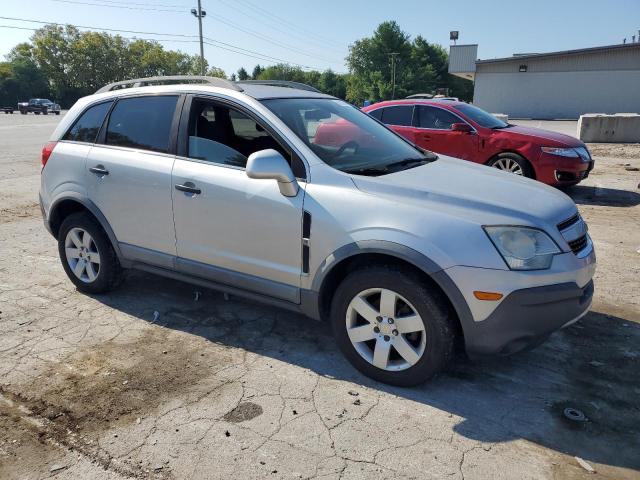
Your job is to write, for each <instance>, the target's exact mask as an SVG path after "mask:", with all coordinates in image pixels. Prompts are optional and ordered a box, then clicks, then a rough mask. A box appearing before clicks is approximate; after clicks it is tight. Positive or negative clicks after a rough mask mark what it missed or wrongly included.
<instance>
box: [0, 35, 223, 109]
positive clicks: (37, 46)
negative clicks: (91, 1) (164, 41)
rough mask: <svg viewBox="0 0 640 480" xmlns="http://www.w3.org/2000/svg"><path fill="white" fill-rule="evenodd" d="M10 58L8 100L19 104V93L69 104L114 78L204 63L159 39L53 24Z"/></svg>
mask: <svg viewBox="0 0 640 480" xmlns="http://www.w3.org/2000/svg"><path fill="white" fill-rule="evenodd" d="M7 60H8V63H9V65H8V66H7V65H3V68H2V75H1V76H0V82H1V83H0V94H1V95H3V96H4V97H3V98H11V99H12V100H11V101H12V102H13V98H14V97H16V96H19V97H20V98H22V99H25V98H29V97H34V96H47V97H48V96H52V97H53V98H54V99H56V100H58V101H59V102H60V103H61V104H62V105H63V106H64V107H68V106H70V105H71V104H73V103H74V102H75V101H76V100H77V99H78V97H80V96H84V95H88V94H91V93H93V92H95V91H96V90H97V89H99V88H100V87H102V86H103V85H105V84H108V83H111V82H114V81H118V80H126V79H128V78H138V77H152V76H157V75H199V74H200V72H201V66H202V64H201V60H200V57H199V56H198V55H188V54H186V53H183V52H179V51H174V50H165V49H164V47H163V46H162V45H160V43H158V42H156V41H149V40H133V41H129V40H127V39H125V38H123V37H121V36H119V35H110V34H108V33H105V32H80V31H79V30H78V29H77V28H75V27H72V26H66V27H62V26H53V25H47V26H45V27H43V28H41V29H39V30H36V32H35V33H34V34H33V36H32V37H31V42H30V43H22V44H19V45H16V47H14V49H13V50H12V51H11V53H9V55H8V56H7ZM204 67H205V70H207V69H208V75H211V76H216V77H222V78H226V74H225V72H224V71H223V70H221V69H219V68H217V67H210V68H209V66H208V65H207V63H206V61H205V64H204ZM16 78H18V80H16ZM12 82H14V83H15V82H18V86H16V85H14V83H12ZM22 86H23V87H24V88H22ZM20 88H22V89H20ZM16 89H18V90H16Z"/></svg>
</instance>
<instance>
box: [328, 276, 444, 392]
mask: <svg viewBox="0 0 640 480" xmlns="http://www.w3.org/2000/svg"><path fill="white" fill-rule="evenodd" d="M331 321H332V323H333V331H334V335H335V337H336V342H337V343H338V346H339V347H340V350H342V352H343V354H344V355H345V356H346V357H347V359H348V360H349V361H350V362H351V363H352V364H353V365H354V366H355V367H356V368H357V369H358V370H360V371H361V372H362V373H364V374H365V375H367V376H369V377H371V378H373V379H375V380H378V381H381V382H385V383H389V384H393V385H400V386H411V385H416V384H419V383H422V382H424V381H426V380H428V379H430V378H431V377H433V376H434V375H435V374H436V373H438V372H439V371H440V370H442V368H444V366H445V365H446V364H447V363H448V362H449V361H450V358H451V355H452V351H453V340H454V333H453V328H452V326H451V320H450V318H449V314H448V313H447V309H446V308H445V307H444V305H443V303H442V301H441V298H440V297H439V294H438V293H436V292H434V291H432V290H431V289H430V288H428V287H427V286H426V285H425V284H424V283H423V282H422V281H421V279H420V278H419V277H418V276H416V275H413V274H412V273H410V272H407V271H403V270H402V269H399V268H395V267H384V266H382V267H372V268H367V269H363V270H360V271H357V272H354V273H352V274H350V275H349V276H348V277H347V278H345V280H344V281H343V282H342V283H341V284H340V286H339V287H338V290H337V292H336V295H335V297H334V301H333V305H332V312H331Z"/></svg>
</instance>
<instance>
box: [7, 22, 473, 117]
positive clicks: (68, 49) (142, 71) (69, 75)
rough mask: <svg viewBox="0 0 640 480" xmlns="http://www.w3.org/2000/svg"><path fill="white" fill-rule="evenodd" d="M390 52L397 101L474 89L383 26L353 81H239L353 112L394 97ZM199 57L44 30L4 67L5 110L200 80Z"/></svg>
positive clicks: (280, 75)
mask: <svg viewBox="0 0 640 480" xmlns="http://www.w3.org/2000/svg"><path fill="white" fill-rule="evenodd" d="M390 53H397V54H398V55H397V57H396V60H397V61H396V88H395V98H403V97H406V96H407V95H410V94H412V93H423V92H426V93H434V92H435V91H436V90H437V89H443V88H444V89H448V92H449V95H453V96H457V97H460V98H462V99H464V100H470V99H471V98H472V96H473V84H472V83H471V82H469V81H467V80H463V79H461V78H458V77H454V76H452V75H449V74H448V73H447V63H448V55H447V52H446V50H445V49H444V48H443V47H441V46H440V45H436V44H433V43H429V42H428V41H427V40H425V39H424V38H423V37H422V36H417V37H416V38H415V39H413V40H411V38H410V37H409V35H407V34H406V33H405V32H403V31H402V30H401V29H400V27H399V26H398V24H397V23H396V22H392V21H391V22H383V23H381V24H380V25H379V26H378V28H376V30H375V31H374V32H373V35H372V36H371V37H370V38H363V39H360V40H357V41H355V42H354V43H353V45H351V46H350V47H349V55H348V57H347V64H348V66H349V73H348V74H338V73H335V72H333V71H332V70H325V71H324V72H319V71H305V70H302V69H301V68H299V67H295V66H292V65H288V64H277V65H272V66H269V67H262V66H260V65H256V66H255V67H254V68H253V71H252V74H251V76H249V74H248V72H247V70H245V69H244V68H240V69H239V70H238V72H237V74H236V73H232V75H231V78H232V79H235V78H237V79H238V80H247V79H250V78H253V79H255V80H290V81H294V82H301V83H306V84H308V85H311V86H313V87H315V88H317V89H318V90H320V91H322V92H325V93H328V94H329V95H333V96H336V97H339V98H346V99H347V100H349V101H351V102H352V103H354V104H356V105H362V103H363V102H364V100H370V101H379V100H386V99H389V98H391V97H392V96H393V95H394V92H393V86H392V81H391V77H392V68H391V67H392V63H391V59H390V55H389V54H390ZM204 70H205V71H206V72H207V75H211V76H214V77H221V78H227V75H226V74H225V72H224V71H223V70H222V69H220V68H217V67H209V65H207V64H206V61H205V65H204ZM201 71H202V65H201V61H200V57H199V56H198V55H188V54H186V53H182V52H178V51H172V50H165V49H164V48H163V47H162V45H160V44H159V43H158V42H155V41H148V40H127V39H125V38H123V37H121V36H119V35H110V34H108V33H105V32H81V31H79V30H78V29H77V28H75V27H72V26H66V27H62V26H54V25H47V26H45V27H43V28H41V29H39V30H37V31H36V32H35V33H34V35H33V36H32V37H31V41H30V42H29V43H21V44H18V45H16V46H15V47H14V48H13V50H12V51H11V52H10V53H9V54H8V55H7V61H6V62H4V63H0V104H2V105H5V104H6V105H15V103H17V102H18V101H23V100H27V99H29V98H32V97H49V98H51V99H52V100H55V101H58V102H59V103H60V104H62V106H63V107H68V106H70V105H71V104H73V103H74V102H75V101H76V100H77V99H78V98H79V97H81V96H84V95H89V94H91V93H93V92H95V91H96V90H97V89H99V88H100V87H101V86H103V85H106V84H108V83H111V82H114V81H118V80H125V79H127V78H137V77H150V76H156V75H199V74H200V72H201Z"/></svg>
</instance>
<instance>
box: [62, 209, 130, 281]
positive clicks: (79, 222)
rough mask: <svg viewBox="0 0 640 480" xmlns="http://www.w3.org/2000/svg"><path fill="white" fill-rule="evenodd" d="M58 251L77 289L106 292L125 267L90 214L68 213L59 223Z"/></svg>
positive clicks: (118, 279)
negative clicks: (121, 264) (121, 265)
mask: <svg viewBox="0 0 640 480" xmlns="http://www.w3.org/2000/svg"><path fill="white" fill-rule="evenodd" d="M58 252H59V254H60V260H61V261H62V266H63V267H64V270H65V272H66V273H67V276H68V277H69V279H70V280H71V281H72V282H73V283H74V285H75V286H76V287H77V288H78V290H80V291H82V292H87V293H103V292H108V291H109V290H112V289H113V288H115V287H116V286H117V285H118V284H119V283H120V280H121V278H122V268H121V267H120V262H118V257H117V256H116V253H115V252H114V250H113V247H112V245H111V242H110V241H109V238H108V237H107V235H106V234H105V233H104V230H103V229H102V227H101V226H100V225H99V224H98V223H97V222H96V221H95V220H94V218H93V217H91V216H90V215H88V214H87V213H75V214H73V215H69V216H68V217H67V218H66V219H65V220H64V221H63V222H62V225H61V226H60V231H59V233H58Z"/></svg>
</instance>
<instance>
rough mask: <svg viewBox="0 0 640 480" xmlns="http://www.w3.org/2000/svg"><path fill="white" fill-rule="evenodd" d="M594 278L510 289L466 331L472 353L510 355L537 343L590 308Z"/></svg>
mask: <svg viewBox="0 0 640 480" xmlns="http://www.w3.org/2000/svg"><path fill="white" fill-rule="evenodd" d="M593 291H594V287H593V281H590V282H589V283H588V284H587V285H585V286H584V287H582V288H580V287H578V285H576V284H575V283H561V284H557V285H547V286H543V287H534V288H525V289H522V290H516V291H514V292H511V293H510V294H509V295H508V296H507V297H506V298H505V299H504V300H503V301H502V302H501V303H500V305H499V306H498V308H496V309H495V310H494V312H493V313H492V314H491V315H489V317H488V318H487V319H485V320H484V321H482V322H476V323H474V324H473V326H472V327H471V331H467V330H465V344H466V349H467V352H469V353H470V354H471V355H474V354H475V355H487V354H490V355H493V354H499V355H508V354H512V353H516V352H519V351H522V350H525V349H527V348H529V347H532V346H536V345H538V344H539V343H541V342H542V341H544V340H545V339H546V338H547V337H548V336H549V335H550V334H551V333H553V332H555V331H556V330H558V329H560V328H562V327H564V326H567V325H570V324H572V323H573V322H575V321H577V320H578V319H580V318H581V317H582V316H583V315H585V314H586V313H587V312H588V311H589V307H590V306H591V300H592V298H593Z"/></svg>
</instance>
